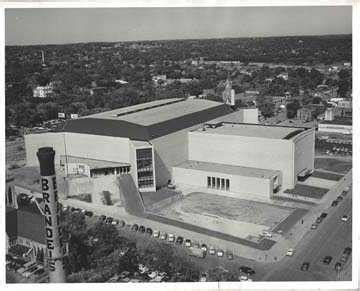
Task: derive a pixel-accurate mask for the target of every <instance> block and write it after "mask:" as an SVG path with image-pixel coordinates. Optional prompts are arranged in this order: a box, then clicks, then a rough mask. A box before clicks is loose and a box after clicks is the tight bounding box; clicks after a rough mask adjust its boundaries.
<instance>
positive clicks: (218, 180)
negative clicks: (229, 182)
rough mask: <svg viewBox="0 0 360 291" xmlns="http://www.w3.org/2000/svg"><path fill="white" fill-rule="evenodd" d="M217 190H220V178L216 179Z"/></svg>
mask: <svg viewBox="0 0 360 291" xmlns="http://www.w3.org/2000/svg"><path fill="white" fill-rule="evenodd" d="M216 189H220V178H216Z"/></svg>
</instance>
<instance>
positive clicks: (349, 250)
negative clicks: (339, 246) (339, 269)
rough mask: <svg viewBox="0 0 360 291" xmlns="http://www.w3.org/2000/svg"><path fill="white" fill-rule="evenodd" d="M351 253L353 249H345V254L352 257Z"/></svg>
mask: <svg viewBox="0 0 360 291" xmlns="http://www.w3.org/2000/svg"><path fill="white" fill-rule="evenodd" d="M351 252H352V249H351V247H346V248H345V249H344V252H343V253H344V254H348V255H351Z"/></svg>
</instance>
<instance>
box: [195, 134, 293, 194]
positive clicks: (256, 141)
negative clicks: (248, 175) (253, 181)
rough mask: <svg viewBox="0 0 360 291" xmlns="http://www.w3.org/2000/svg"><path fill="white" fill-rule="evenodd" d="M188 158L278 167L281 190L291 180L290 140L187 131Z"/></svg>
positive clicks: (291, 157)
mask: <svg viewBox="0 0 360 291" xmlns="http://www.w3.org/2000/svg"><path fill="white" fill-rule="evenodd" d="M188 138H189V159H190V160H196V161H204V162H213V163H219V164H229V165H235V166H245V167H254V168H261V169H271V170H279V171H281V172H282V179H283V189H286V188H292V187H293V186H294V185H295V182H296V181H295V180H294V144H293V142H292V141H291V140H281V139H269V138H255V137H244V136H235V135H220V134H210V133H203V132H190V133H189V137H188Z"/></svg>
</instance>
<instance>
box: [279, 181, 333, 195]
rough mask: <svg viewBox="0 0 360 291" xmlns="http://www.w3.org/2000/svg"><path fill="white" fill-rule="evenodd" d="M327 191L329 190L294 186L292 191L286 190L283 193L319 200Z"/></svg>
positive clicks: (299, 185) (300, 185)
mask: <svg viewBox="0 0 360 291" xmlns="http://www.w3.org/2000/svg"><path fill="white" fill-rule="evenodd" d="M328 191H329V189H325V188H320V187H314V186H309V185H303V184H296V185H295V188H294V189H286V190H285V191H284V193H288V194H294V195H299V196H304V197H310V198H315V199H321V198H322V197H323V196H324V195H325V194H326V193H327V192H328Z"/></svg>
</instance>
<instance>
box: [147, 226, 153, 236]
mask: <svg viewBox="0 0 360 291" xmlns="http://www.w3.org/2000/svg"><path fill="white" fill-rule="evenodd" d="M146 233H147V234H148V235H150V236H151V235H152V234H153V231H152V229H151V228H150V227H148V228H147V229H146Z"/></svg>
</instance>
